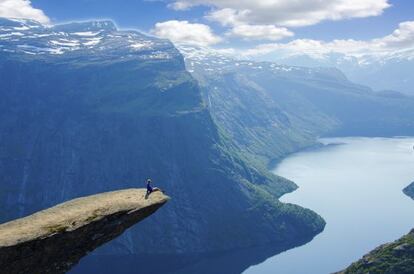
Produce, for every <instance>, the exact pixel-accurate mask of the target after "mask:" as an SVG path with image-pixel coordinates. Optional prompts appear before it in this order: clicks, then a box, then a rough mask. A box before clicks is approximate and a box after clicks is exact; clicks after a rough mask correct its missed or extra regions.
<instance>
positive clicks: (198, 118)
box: [0, 19, 324, 259]
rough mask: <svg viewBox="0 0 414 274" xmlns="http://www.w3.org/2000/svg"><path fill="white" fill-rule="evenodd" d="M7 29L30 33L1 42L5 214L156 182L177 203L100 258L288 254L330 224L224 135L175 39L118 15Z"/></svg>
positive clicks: (0, 162)
mask: <svg viewBox="0 0 414 274" xmlns="http://www.w3.org/2000/svg"><path fill="white" fill-rule="evenodd" d="M0 24H1V26H2V28H1V29H2V31H3V32H10V33H11V32H13V29H14V28H16V27H17V28H19V29H23V27H24V29H26V30H25V31H26V32H27V33H25V35H23V36H18V37H14V38H13V39H5V40H2V41H1V42H0V45H1V46H2V47H1V49H0V75H1V80H0V95H1V98H2V99H1V100H0V140H1V142H0V175H1V177H2V184H1V188H2V191H1V195H2V199H1V200H0V208H1V209H2V211H1V214H0V220H1V221H7V220H10V219H12V218H15V217H20V216H23V215H27V214H30V213H32V212H34V211H37V210H39V209H43V208H46V207H49V206H51V205H54V204H57V203H59V202H61V201H64V200H68V199H71V198H74V197H79V196H85V195H89V194H94V193H99V192H104V191H110V190H113V189H121V188H129V187H137V186H138V187H141V186H143V184H144V182H145V179H146V178H148V177H151V178H152V179H153V181H154V182H155V184H156V185H159V186H160V187H162V188H163V189H165V190H166V191H167V193H168V194H169V195H170V196H171V197H173V199H172V200H171V201H170V202H169V203H168V205H166V206H165V208H164V210H163V211H162V212H160V214H157V215H156V216H154V217H153V218H151V219H149V220H146V221H145V222H143V223H142V224H140V225H139V226H137V227H136V228H133V229H132V230H130V231H128V232H126V233H125V234H124V235H123V236H122V237H121V238H119V239H117V240H116V241H114V242H112V243H111V244H110V245H108V246H106V248H104V249H100V250H99V252H98V253H99V254H109V255H125V254H129V255H131V254H132V255H134V254H135V255H136V254H140V255H142V254H144V253H146V254H155V255H157V254H158V255H159V254H161V253H162V254H164V255H165V254H173V255H177V254H184V255H185V254H192V255H197V254H204V253H206V252H218V251H225V250H234V249H237V248H247V247H253V246H259V245H264V244H266V245H269V244H270V245H271V244H272V243H273V244H274V245H275V250H279V252H280V251H281V250H280V248H279V247H280V246H283V247H286V248H288V247H292V246H295V245H297V244H300V243H304V242H306V241H308V240H309V239H311V238H312V237H313V236H314V235H316V234H317V233H319V232H320V231H321V230H322V229H323V227H324V221H323V220H322V219H321V218H320V217H319V216H318V215H317V214H315V213H314V212H312V211H310V210H307V209H303V208H301V207H299V206H295V205H290V204H282V203H280V202H279V201H278V198H279V197H280V196H281V195H282V194H284V193H286V192H289V191H292V190H294V189H295V188H296V186H295V185H294V183H292V182H290V181H288V180H286V179H283V178H279V177H277V176H274V175H272V174H270V173H269V172H267V171H265V170H264V169H260V168H257V167H256V166H254V165H251V164H250V163H249V162H248V161H247V160H246V159H245V158H243V156H242V155H243V153H241V152H240V150H239V148H238V147H236V146H234V145H233V143H232V142H228V140H226V139H225V138H226V134H225V133H223V132H222V131H221V130H220V129H219V128H218V127H217V126H216V123H215V122H214V121H213V119H212V118H211V114H210V110H209V109H208V108H206V107H205V105H204V104H203V100H202V93H201V91H200V88H199V86H198V84H197V82H196V81H195V80H194V79H193V77H192V76H191V75H190V74H189V73H188V72H187V71H186V70H185V66H184V61H183V58H182V56H181V55H180V54H179V52H178V51H177V50H176V49H175V48H174V47H173V46H172V44H171V43H169V42H168V41H165V40H159V39H155V38H152V37H147V36H145V35H142V34H140V33H137V32H133V31H118V30H117V29H116V28H115V27H114V25H113V24H112V23H111V22H86V23H79V24H69V25H63V26H56V27H51V28H46V27H43V26H41V25H39V24H38V23H36V22H33V21H10V20H6V19H2V20H0ZM85 33H87V35H85ZM91 33H92V34H91ZM11 35H12V34H11ZM91 35H93V38H90V36H91ZM7 37H8V36H7ZM52 41H55V42H52ZM65 41H66V42H65ZM67 41H72V42H71V43H68V42H67ZM75 41H76V42H75ZM21 45H26V46H24V47H22V46H21ZM68 45H70V46H68ZM267 256H269V254H267ZM264 258H265V257H263V259H264Z"/></svg>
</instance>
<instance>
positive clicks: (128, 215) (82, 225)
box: [0, 189, 168, 274]
mask: <svg viewBox="0 0 414 274" xmlns="http://www.w3.org/2000/svg"><path fill="white" fill-rule="evenodd" d="M167 201H168V197H167V196H165V195H164V194H162V193H161V192H154V193H152V194H151V195H149V196H146V190H144V189H127V190H121V191H114V192H107V193H103V194H98V195H93V196H89V197H83V198H78V199H75V200H72V201H69V202H66V203H63V204H60V205H57V206H55V207H52V208H49V209H46V210H43V211H40V212H37V213H35V214H33V215H30V216H28V217H25V218H22V219H17V220H15V221H12V222H9V223H5V224H2V225H0V273H4V274H10V273H14V274H20V273H21V274H23V273H53V274H56V273H65V272H67V271H68V270H69V269H70V268H72V266H73V265H75V264H76V263H77V262H78V261H79V260H80V259H81V258H82V257H83V256H85V255H86V254H88V253H89V252H91V251H92V250H94V249H95V248H97V247H98V246H100V245H102V244H104V243H106V242H108V241H110V240H112V239H114V238H116V237H118V236H119V235H120V234H122V233H123V232H124V231H125V230H126V229H127V228H129V227H130V226H132V225H134V224H136V223H138V222H140V221H142V220H143V219H145V218H146V217H148V216H149V215H151V214H153V213H154V212H155V211H156V210H157V209H158V208H160V207H161V206H162V205H164V204H165V203H166V202H167Z"/></svg>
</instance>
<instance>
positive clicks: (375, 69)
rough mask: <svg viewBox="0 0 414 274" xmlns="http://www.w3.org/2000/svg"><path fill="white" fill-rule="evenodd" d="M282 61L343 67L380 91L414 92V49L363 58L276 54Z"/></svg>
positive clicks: (359, 80) (363, 82)
mask: <svg viewBox="0 0 414 274" xmlns="http://www.w3.org/2000/svg"><path fill="white" fill-rule="evenodd" d="M272 60H274V61H275V62H277V63H279V64H285V65H291V66H306V67H334V68H338V69H340V70H341V71H342V72H344V73H345V75H346V76H347V77H348V78H349V79H350V80H351V81H353V82H355V83H359V84H362V85H366V86H369V87H371V88H373V89H374V90H376V91H383V90H385V91H388V90H391V91H398V92H402V93H405V94H408V95H412V96H414V88H413V86H414V52H413V51H411V52H405V53H404V56H400V55H394V56H388V57H387V58H372V57H371V58H368V57H367V58H364V59H363V60H361V59H359V58H356V57H351V56H346V55H344V54H339V53H335V54H334V53H332V54H329V55H327V56H325V57H324V58H314V57H311V56H309V55H304V54H302V55H301V54H298V55H295V56H290V57H284V58H279V59H278V58H276V59H274V58H272Z"/></svg>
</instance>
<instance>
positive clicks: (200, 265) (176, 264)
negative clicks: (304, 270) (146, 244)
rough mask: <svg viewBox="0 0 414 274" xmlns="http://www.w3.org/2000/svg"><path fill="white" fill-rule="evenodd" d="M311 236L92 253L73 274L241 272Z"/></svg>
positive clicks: (305, 241) (73, 270)
mask: <svg viewBox="0 0 414 274" xmlns="http://www.w3.org/2000/svg"><path fill="white" fill-rule="evenodd" d="M310 240H312V239H311V238H306V239H301V241H298V242H297V243H295V244H294V245H292V243H290V244H284V243H275V244H273V245H269V246H263V247H255V248H249V249H241V250H237V251H232V252H223V253H214V254H203V255H145V254H144V255H116V256H115V255H114V256H112V255H92V256H89V257H86V258H84V259H83V260H82V261H81V262H80V263H79V265H77V266H76V267H75V268H73V269H72V271H71V272H70V274H87V273H100V274H112V273H117V274H132V273H140V274H159V273H168V274H194V273H197V274H211V273H214V274H239V273H242V272H243V271H245V270H246V269H247V268H249V267H250V266H253V265H257V264H259V263H261V262H263V261H265V260H266V259H268V258H270V257H272V256H275V255H277V254H280V253H282V252H284V251H286V250H288V249H291V248H294V247H298V246H300V245H303V244H305V243H307V242H309V241H310ZM275 271H276V269H275Z"/></svg>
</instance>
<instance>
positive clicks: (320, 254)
mask: <svg viewBox="0 0 414 274" xmlns="http://www.w3.org/2000/svg"><path fill="white" fill-rule="evenodd" d="M321 142H322V143H324V144H325V145H326V146H325V147H323V148H320V149H315V150H312V151H305V152H300V153H297V154H294V155H292V156H290V157H288V158H286V159H285V160H283V161H282V162H281V163H280V164H279V165H278V166H277V167H276V169H275V170H274V173H276V174H278V175H280V176H283V177H286V178H288V179H291V180H292V181H294V182H295V183H296V184H297V185H298V186H299V189H298V190H297V191H294V192H292V193H289V194H287V195H284V196H283V197H282V199H281V200H282V201H283V202H289V203H294V204H298V205H301V206H303V207H307V208H310V209H312V210H314V211H315V212H317V213H318V214H320V215H321V216H322V217H323V218H324V219H325V221H326V223H327V225H326V228H325V230H324V231H323V232H322V233H321V234H319V235H318V236H316V237H315V239H314V240H313V241H311V242H309V243H308V244H306V245H303V246H301V247H298V248H295V249H291V250H288V251H286V252H284V253H281V254H279V255H277V256H274V257H271V258H269V259H267V260H266V261H265V262H263V263H261V264H258V265H255V266H252V267H250V268H248V269H247V270H246V271H245V272H244V273H245V274H259V273H260V274H266V273H269V274H270V273H271V274H274V273H278V274H304V273H306V274H319V273H321V274H322V273H332V272H335V271H339V270H342V269H344V268H345V267H347V266H348V265H349V264H350V263H352V262H353V261H355V260H357V259H359V258H360V257H361V256H362V255H364V254H365V253H367V252H368V251H370V250H372V249H373V248H375V247H377V246H378V245H380V244H382V243H385V242H389V241H393V240H396V239H397V238H399V237H400V236H402V235H403V234H406V233H407V232H408V231H409V230H410V229H411V228H413V227H414V218H413V216H414V214H413V213H414V201H413V200H411V199H410V198H409V197H407V196H405V195H404V194H403V193H402V189H403V188H404V187H406V186H407V185H408V184H409V183H410V182H412V181H414V150H413V145H414V138H331V139H322V140H321Z"/></svg>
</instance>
